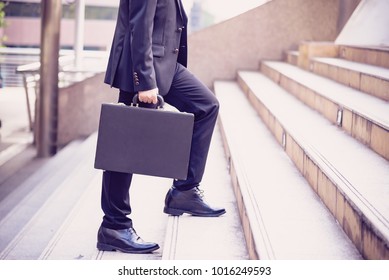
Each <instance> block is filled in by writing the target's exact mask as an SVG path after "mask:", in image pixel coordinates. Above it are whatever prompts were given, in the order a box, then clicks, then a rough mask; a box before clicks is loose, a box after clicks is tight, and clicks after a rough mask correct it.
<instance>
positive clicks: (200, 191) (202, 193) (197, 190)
mask: <svg viewBox="0 0 389 280" xmlns="http://www.w3.org/2000/svg"><path fill="white" fill-rule="evenodd" d="M196 193H197V195H198V196H199V197H200V198H201V199H202V198H204V191H203V190H200V189H199V187H196Z"/></svg>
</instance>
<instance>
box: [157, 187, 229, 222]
mask: <svg viewBox="0 0 389 280" xmlns="http://www.w3.org/2000/svg"><path fill="white" fill-rule="evenodd" d="M163 212H165V213H166V214H170V215H173V216H180V215H182V214H184V213H188V214H191V215H193V216H200V217H218V216H220V215H223V214H224V213H226V210H225V209H224V208H212V207H210V206H209V205H208V204H207V203H206V202H205V201H204V200H203V191H201V190H199V188H197V187H196V188H193V189H190V190H188V191H179V190H177V189H176V188H174V187H172V188H170V190H169V191H168V193H167V194H166V198H165V208H164V209H163Z"/></svg>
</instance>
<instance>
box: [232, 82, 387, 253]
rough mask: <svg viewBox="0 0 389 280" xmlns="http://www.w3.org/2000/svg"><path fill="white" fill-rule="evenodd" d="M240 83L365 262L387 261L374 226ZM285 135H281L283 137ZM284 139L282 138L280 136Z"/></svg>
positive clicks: (382, 243)
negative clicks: (371, 260)
mask: <svg viewBox="0 0 389 280" xmlns="http://www.w3.org/2000/svg"><path fill="white" fill-rule="evenodd" d="M238 83H239V84H240V85H241V86H242V89H244V90H245V93H246V95H247V96H248V98H249V100H250V101H251V102H252V105H253V107H254V108H255V109H256V111H257V113H258V114H259V116H260V117H261V119H262V120H263V122H264V123H265V124H266V126H267V127H268V128H269V130H270V131H271V132H272V134H273V135H274V136H275V138H276V139H277V141H278V142H279V143H281V144H282V145H283V146H284V149H285V152H286V153H287V154H288V156H289V157H290V158H291V160H292V161H293V162H294V164H295V165H296V167H297V168H298V169H299V171H300V172H301V174H302V175H303V176H304V177H305V178H306V180H307V181H308V182H309V184H310V186H311V187H312V188H313V189H314V190H315V192H316V193H317V194H318V195H319V196H320V197H321V199H322V200H323V202H324V204H325V205H326V206H327V207H328V209H329V210H330V211H331V213H332V214H333V215H334V217H335V218H336V219H337V220H338V222H339V224H340V225H341V226H342V228H343V230H344V231H345V233H346V234H347V235H348V236H349V238H350V239H351V240H352V242H353V243H354V244H355V246H356V247H357V249H358V250H359V251H360V252H361V254H362V255H363V256H364V258H367V259H388V258H389V246H388V244H386V242H385V240H384V238H383V237H381V236H380V235H379V233H377V231H376V230H375V229H374V228H373V227H372V226H371V224H370V223H369V221H368V220H367V219H366V218H365V217H364V216H363V215H361V212H360V211H359V210H358V209H356V208H355V206H354V205H353V204H352V203H351V202H350V201H349V200H348V198H347V197H346V196H345V195H344V193H343V192H342V191H341V189H339V188H338V186H337V185H336V183H334V182H333V181H332V180H331V179H330V176H328V175H327V174H326V173H325V172H324V171H323V169H321V168H320V166H319V165H318V163H316V162H315V161H314V160H313V158H312V156H310V154H308V152H307V151H305V150H304V148H303V147H302V146H300V144H299V143H297V142H296V141H295V139H294V138H293V136H292V135H291V134H290V133H289V132H288V131H286V130H285V129H283V127H282V125H281V123H280V122H279V121H278V120H277V119H276V117H275V116H274V115H272V113H271V112H270V111H269V110H268V109H267V108H266V107H265V106H264V105H263V104H262V103H261V102H260V101H259V100H258V99H257V98H256V96H255V95H254V94H253V93H252V92H251V90H250V89H248V87H247V85H245V83H244V81H243V80H242V79H241V78H240V77H238ZM281 131H282V133H280V132H281ZM280 135H281V136H280Z"/></svg>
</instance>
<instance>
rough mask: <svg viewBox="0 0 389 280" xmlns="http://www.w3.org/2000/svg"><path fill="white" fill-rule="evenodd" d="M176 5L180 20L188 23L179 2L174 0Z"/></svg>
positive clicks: (179, 0)
mask: <svg viewBox="0 0 389 280" xmlns="http://www.w3.org/2000/svg"><path fill="white" fill-rule="evenodd" d="M176 3H177V7H178V10H179V12H180V15H181V18H182V20H183V21H184V22H185V23H186V22H187V21H188V17H187V16H186V14H185V10H184V8H183V7H182V3H181V0H176Z"/></svg>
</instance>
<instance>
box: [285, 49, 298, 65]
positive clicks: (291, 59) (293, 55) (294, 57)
mask: <svg viewBox="0 0 389 280" xmlns="http://www.w3.org/2000/svg"><path fill="white" fill-rule="evenodd" d="M298 59H299V54H298V52H288V53H287V54H286V61H287V62H288V63H289V64H292V65H294V66H298Z"/></svg>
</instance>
